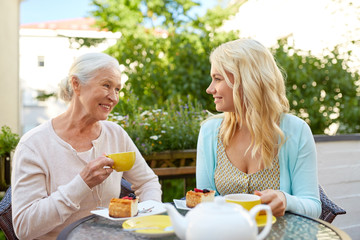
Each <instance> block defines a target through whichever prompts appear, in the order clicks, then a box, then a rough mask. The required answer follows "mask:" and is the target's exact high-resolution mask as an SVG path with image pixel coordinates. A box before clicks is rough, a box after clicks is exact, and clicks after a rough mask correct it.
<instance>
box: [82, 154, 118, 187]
mask: <svg viewBox="0 0 360 240" xmlns="http://www.w3.org/2000/svg"><path fill="white" fill-rule="evenodd" d="M113 164H114V161H113V160H112V159H110V158H107V157H105V154H104V156H101V157H98V158H96V159H94V160H92V161H90V162H89V163H88V164H87V165H86V166H85V168H84V169H83V170H82V171H81V172H80V176H81V177H82V179H83V180H84V182H85V183H86V184H87V185H88V186H89V187H90V188H93V187H95V186H96V185H98V184H100V183H102V182H103V181H104V180H105V179H106V178H107V177H108V176H109V175H110V174H111V173H112V171H113V169H112V168H111V167H112V166H113Z"/></svg>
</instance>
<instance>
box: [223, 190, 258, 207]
mask: <svg viewBox="0 0 360 240" xmlns="http://www.w3.org/2000/svg"><path fill="white" fill-rule="evenodd" d="M225 201H226V202H230V203H236V204H240V205H241V206H242V207H243V208H245V209H246V210H248V211H250V209H252V208H253V207H255V206H256V205H259V204H261V200H260V197H259V196H257V195H255V194H247V193H235V194H228V195H225Z"/></svg>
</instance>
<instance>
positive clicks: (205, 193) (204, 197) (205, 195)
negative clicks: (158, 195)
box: [186, 188, 215, 208]
mask: <svg viewBox="0 0 360 240" xmlns="http://www.w3.org/2000/svg"><path fill="white" fill-rule="evenodd" d="M214 197H215V191H214V190H208V189H198V188H195V189H194V191H192V190H190V191H188V192H187V193H186V206H187V207H189V208H193V207H195V206H196V205H198V204H199V203H202V202H212V201H214Z"/></svg>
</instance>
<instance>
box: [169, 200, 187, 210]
mask: <svg viewBox="0 0 360 240" xmlns="http://www.w3.org/2000/svg"><path fill="white" fill-rule="evenodd" d="M173 201H174V203H175V206H176V208H177V209H183V210H191V208H188V207H187V206H186V200H180V199H173Z"/></svg>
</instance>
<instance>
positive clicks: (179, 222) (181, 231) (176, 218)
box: [164, 203, 187, 240]
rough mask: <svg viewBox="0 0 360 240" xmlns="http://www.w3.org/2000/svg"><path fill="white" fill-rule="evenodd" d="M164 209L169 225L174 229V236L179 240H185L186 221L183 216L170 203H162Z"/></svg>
mask: <svg viewBox="0 0 360 240" xmlns="http://www.w3.org/2000/svg"><path fill="white" fill-rule="evenodd" d="M164 207H165V209H166V210H167V212H168V215H169V216H170V219H171V224H172V225H173V227H174V231H175V234H176V236H178V238H180V239H181V240H185V235H186V228H187V221H186V219H185V217H184V216H183V215H181V214H180V213H179V212H178V211H177V210H176V208H175V207H174V206H173V205H171V204H170V203H164Z"/></svg>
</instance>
